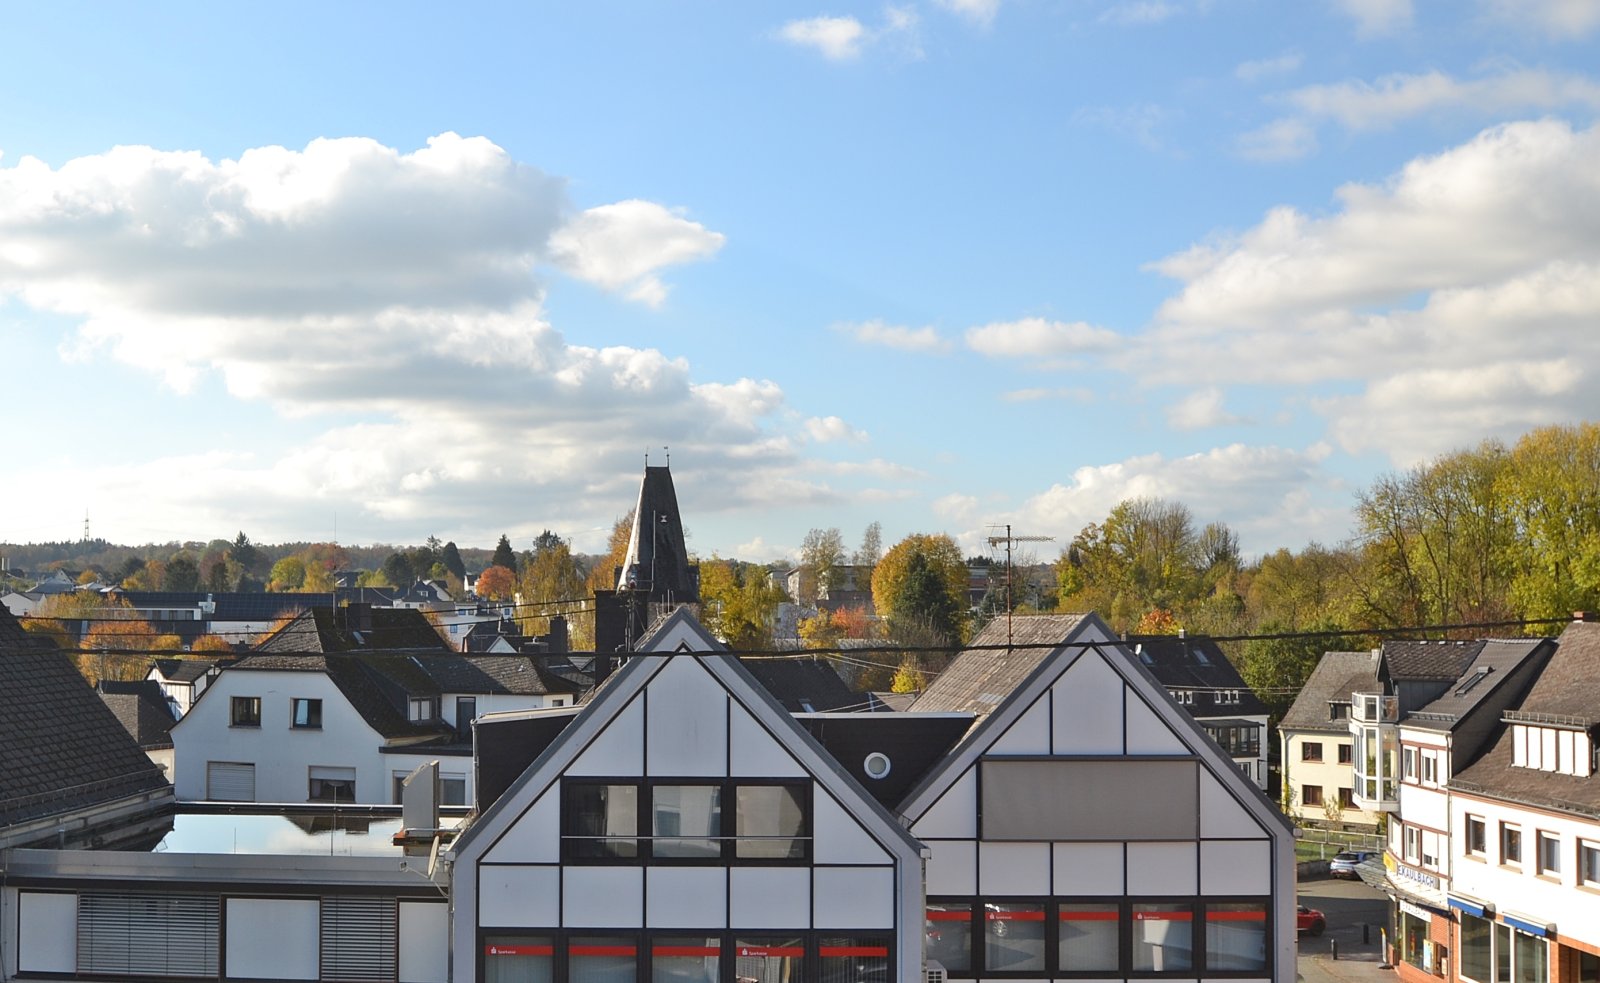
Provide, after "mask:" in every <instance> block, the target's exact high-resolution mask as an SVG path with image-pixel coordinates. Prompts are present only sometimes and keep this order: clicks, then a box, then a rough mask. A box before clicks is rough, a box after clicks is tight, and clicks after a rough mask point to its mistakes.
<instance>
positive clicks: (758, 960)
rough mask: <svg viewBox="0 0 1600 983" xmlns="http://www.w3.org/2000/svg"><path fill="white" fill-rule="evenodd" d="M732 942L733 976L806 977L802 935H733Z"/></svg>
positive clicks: (760, 977)
mask: <svg viewBox="0 0 1600 983" xmlns="http://www.w3.org/2000/svg"><path fill="white" fill-rule="evenodd" d="M733 946H734V948H733V951H734V960H733V976H734V979H736V980H794V981H799V980H803V979H805V978H806V976H805V965H806V961H805V960H806V950H805V940H804V939H800V938H794V937H787V938H770V937H762V936H745V935H740V936H736V937H735V938H734V940H733Z"/></svg>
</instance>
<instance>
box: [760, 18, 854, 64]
mask: <svg viewBox="0 0 1600 983" xmlns="http://www.w3.org/2000/svg"><path fill="white" fill-rule="evenodd" d="M778 36H779V37H781V38H783V39H784V40H785V41H787V42H789V43H790V44H793V45H797V46H799V47H802V48H813V49H815V50H816V51H817V52H818V53H820V54H821V55H822V56H823V57H824V58H830V59H832V60H834V61H844V60H846V59H850V58H856V57H859V56H860V55H861V46H862V44H863V43H865V42H866V40H867V38H868V36H867V29H866V28H865V27H864V26H862V23H861V22H860V21H858V20H856V19H855V18H854V17H808V18H805V19H803V20H792V21H789V22H788V23H787V24H785V25H783V27H781V28H779V29H778Z"/></svg>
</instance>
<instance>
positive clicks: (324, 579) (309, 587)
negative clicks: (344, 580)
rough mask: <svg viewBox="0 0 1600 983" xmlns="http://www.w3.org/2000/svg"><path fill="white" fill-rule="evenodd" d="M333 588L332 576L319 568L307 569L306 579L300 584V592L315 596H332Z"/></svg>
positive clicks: (311, 567)
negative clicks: (310, 593)
mask: <svg viewBox="0 0 1600 983" xmlns="http://www.w3.org/2000/svg"><path fill="white" fill-rule="evenodd" d="M335 586H337V585H336V584H335V582H334V579H333V574H331V573H329V572H328V571H326V570H324V569H322V567H320V566H310V567H307V568H306V579H305V580H303V581H301V583H300V589H301V590H303V591H310V592H312V593H315V594H332V593H333V589H334V587H335Z"/></svg>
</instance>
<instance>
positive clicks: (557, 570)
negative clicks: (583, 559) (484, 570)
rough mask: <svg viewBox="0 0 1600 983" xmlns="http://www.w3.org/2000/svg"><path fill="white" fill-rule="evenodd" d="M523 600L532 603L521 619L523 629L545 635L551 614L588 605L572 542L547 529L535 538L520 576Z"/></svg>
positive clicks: (567, 612)
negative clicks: (573, 554)
mask: <svg viewBox="0 0 1600 983" xmlns="http://www.w3.org/2000/svg"><path fill="white" fill-rule="evenodd" d="M519 591H520V593H521V595H522V603H523V604H525V605H529V607H528V608H526V609H525V610H524V615H525V616H524V617H523V618H522V619H521V624H522V627H523V631H525V632H527V633H528V634H530V635H542V634H544V633H546V632H548V631H549V630H550V616H551V615H554V614H570V613H575V612H577V611H580V610H582V609H583V608H585V607H586V605H585V604H584V601H583V578H582V577H580V576H579V575H578V564H577V561H576V560H575V559H574V558H573V556H572V545H571V544H570V543H568V542H567V541H566V540H564V539H562V538H561V537H560V536H558V535H556V534H555V533H553V532H551V531H550V530H548V529H546V530H545V531H544V532H543V533H541V534H540V535H539V536H538V537H537V538H536V539H535V540H534V542H533V553H532V554H531V555H530V556H529V557H528V562H527V563H526V564H524V566H523V569H522V576H521V578H520V579H519Z"/></svg>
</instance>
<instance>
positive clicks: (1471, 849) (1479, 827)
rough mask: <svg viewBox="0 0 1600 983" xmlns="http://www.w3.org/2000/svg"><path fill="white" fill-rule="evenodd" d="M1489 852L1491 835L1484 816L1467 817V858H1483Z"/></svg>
mask: <svg viewBox="0 0 1600 983" xmlns="http://www.w3.org/2000/svg"><path fill="white" fill-rule="evenodd" d="M1488 852H1489V833H1488V828H1487V825H1486V824H1485V823H1484V821H1483V817H1482V816H1468V817H1467V856H1469V857H1482V856H1484V855H1486V854H1487V853H1488Z"/></svg>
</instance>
